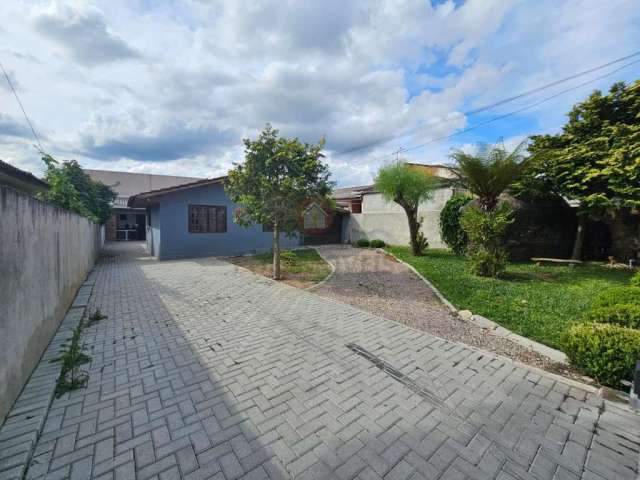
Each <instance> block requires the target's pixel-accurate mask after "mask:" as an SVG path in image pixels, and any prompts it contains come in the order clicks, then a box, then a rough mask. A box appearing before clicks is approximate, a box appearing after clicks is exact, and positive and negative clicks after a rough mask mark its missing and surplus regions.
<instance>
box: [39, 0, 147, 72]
mask: <svg viewBox="0 0 640 480" xmlns="http://www.w3.org/2000/svg"><path fill="white" fill-rule="evenodd" d="M33 24H34V26H35V29H36V31H38V32H39V33H40V34H42V35H43V36H45V37H47V38H49V39H51V40H53V41H54V42H55V43H56V44H57V45H59V46H60V47H62V49H63V50H64V51H65V52H66V53H68V54H69V56H70V57H71V59H73V60H75V61H77V62H79V63H81V64H85V65H97V64H101V63H108V62H113V61H116V60H124V59H129V58H136V57H138V56H139V54H138V53H137V52H136V51H135V50H134V49H133V48H131V47H130V46H129V45H127V43H126V42H125V41H124V40H122V38H120V37H119V36H118V35H116V34H115V33H113V32H112V31H111V30H110V29H108V28H107V25H106V23H105V19H104V16H103V14H102V12H101V11H100V10H99V9H97V8H93V7H92V6H91V5H89V4H87V3H84V2H73V3H72V4H63V3H59V2H57V1H54V2H52V3H51V4H49V5H48V6H46V7H44V8H38V9H35V10H34V12H33Z"/></svg>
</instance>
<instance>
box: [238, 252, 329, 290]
mask: <svg viewBox="0 0 640 480" xmlns="http://www.w3.org/2000/svg"><path fill="white" fill-rule="evenodd" d="M293 252H294V253H295V256H294V257H293V258H294V260H293V261H285V260H284V259H283V260H281V264H280V266H281V274H282V281H283V282H284V283H286V284H288V285H291V286H294V287H297V288H309V287H312V286H314V285H316V284H318V283H319V282H321V281H322V280H324V279H325V278H326V277H327V276H328V275H329V274H330V273H331V266H330V265H329V264H328V263H327V262H325V261H324V260H323V259H322V257H320V255H318V252H316V251H315V250H314V249H312V248H305V249H300V250H293ZM228 260H229V261H230V262H231V263H233V264H235V265H238V266H240V267H244V268H246V269H248V270H251V271H252V272H254V273H257V274H258V275H262V276H264V277H268V278H271V276H272V268H273V255H272V254H271V253H260V254H257V255H247V256H243V257H231V258H229V259H228Z"/></svg>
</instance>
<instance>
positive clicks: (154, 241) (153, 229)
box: [147, 205, 160, 257]
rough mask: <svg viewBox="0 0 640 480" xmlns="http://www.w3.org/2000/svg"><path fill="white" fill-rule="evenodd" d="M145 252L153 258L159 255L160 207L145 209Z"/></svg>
mask: <svg viewBox="0 0 640 480" xmlns="http://www.w3.org/2000/svg"><path fill="white" fill-rule="evenodd" d="M147 219H148V222H147V252H149V255H151V256H153V257H157V256H158V255H159V254H160V206H159V205H156V206H153V207H151V208H149V209H147Z"/></svg>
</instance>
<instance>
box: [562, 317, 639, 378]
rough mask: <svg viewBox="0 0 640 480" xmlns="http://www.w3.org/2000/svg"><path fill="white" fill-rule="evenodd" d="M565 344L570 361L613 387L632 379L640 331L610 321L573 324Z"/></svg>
mask: <svg viewBox="0 0 640 480" xmlns="http://www.w3.org/2000/svg"><path fill="white" fill-rule="evenodd" d="M562 344H563V348H564V352H565V353H566V354H567V357H568V358H569V360H570V361H571V363H573V364H574V365H575V366H577V367H578V368H580V369H581V370H583V371H584V372H585V373H586V374H588V375H591V376H592V377H593V378H595V379H596V380H598V382H600V383H602V384H603V385H609V386H611V387H620V386H621V381H622V380H631V377H632V375H633V370H634V367H635V364H636V360H637V359H639V358H640V330H634V329H631V328H625V327H621V326H619V325H612V324H608V323H584V324H577V325H573V326H572V327H570V328H569V330H567V332H566V333H565V335H564V337H563V339H562Z"/></svg>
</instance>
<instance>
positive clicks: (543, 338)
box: [387, 247, 633, 348]
mask: <svg viewBox="0 0 640 480" xmlns="http://www.w3.org/2000/svg"><path fill="white" fill-rule="evenodd" d="M387 250H388V251H389V252H391V253H393V254H394V255H396V256H397V257H398V258H400V259H401V260H403V261H405V262H407V263H409V264H410V265H412V266H413V267H414V268H416V269H417V270H418V271H419V272H420V273H421V274H422V275H423V276H424V277H425V278H427V279H428V280H429V281H431V282H432V283H433V284H434V285H435V286H436V288H438V290H440V292H441V293H442V294H443V295H444V296H445V297H446V298H447V299H448V300H449V301H450V302H451V303H452V304H453V305H454V306H455V307H456V308H458V309H460V310H471V311H472V312H473V313H475V314H479V315H482V316H484V317H487V318H490V319H491V320H493V321H495V322H497V323H499V324H500V325H502V326H503V327H505V328H507V329H509V330H511V331H513V332H515V333H518V334H519V335H522V336H525V337H528V338H531V339H533V340H536V341H538V342H541V343H544V344H546V345H549V346H551V347H554V348H560V338H561V336H562V334H563V333H564V331H565V330H566V329H567V328H568V327H569V326H570V325H571V324H573V323H576V322H582V321H583V316H584V313H585V311H586V309H587V308H589V306H590V305H591V302H592V301H593V299H594V298H595V297H596V296H597V294H599V293H600V292H601V291H602V290H604V289H606V288H609V287H615V286H622V285H627V284H628V283H629V279H630V278H631V276H632V274H633V273H632V272H631V271H629V270H620V269H608V268H602V267H601V266H600V265H598V264H588V263H587V264H584V265H582V266H577V267H568V266H536V265H535V264H533V263H514V264H511V265H509V267H508V269H507V271H506V273H505V274H504V276H503V277H502V278H500V279H493V278H481V277H476V276H474V275H472V274H471V273H469V268H468V263H467V261H466V259H465V258H464V257H458V256H456V255H454V254H453V253H451V252H449V251H447V250H429V251H427V253H426V255H425V256H423V257H414V256H412V255H411V252H410V250H409V248H407V247H387Z"/></svg>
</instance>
